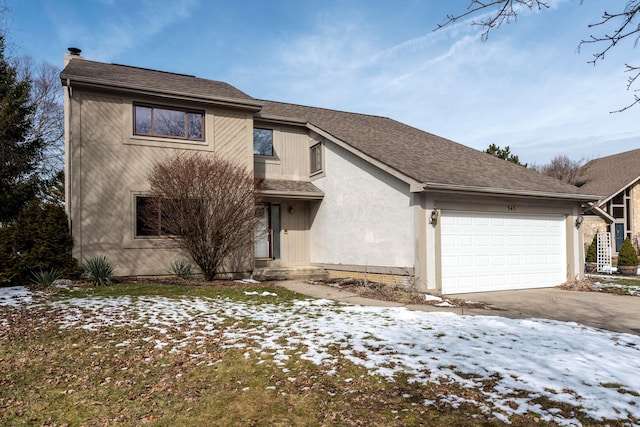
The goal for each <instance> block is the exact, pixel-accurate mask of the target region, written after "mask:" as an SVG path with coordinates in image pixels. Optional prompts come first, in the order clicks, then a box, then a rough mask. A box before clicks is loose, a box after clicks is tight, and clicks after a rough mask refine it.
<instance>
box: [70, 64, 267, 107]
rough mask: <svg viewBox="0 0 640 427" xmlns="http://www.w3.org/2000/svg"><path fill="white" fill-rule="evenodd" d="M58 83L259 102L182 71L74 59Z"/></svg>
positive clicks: (204, 98)
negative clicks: (175, 71) (173, 71)
mask: <svg viewBox="0 0 640 427" xmlns="http://www.w3.org/2000/svg"><path fill="white" fill-rule="evenodd" d="M60 78H61V80H62V84H66V81H67V79H70V80H72V81H73V82H79V83H85V84H91V85H98V86H107V87H116V88H118V87H119V88H125V89H131V90H136V89H137V90H143V91H148V92H152V93H164V94H174V95H181V96H188V97H192V98H198V99H203V100H211V101H215V100H220V101H226V102H232V103H236V104H239V105H248V106H254V107H255V109H256V110H257V109H259V107H260V103H258V102H257V101H256V100H255V99H254V98H252V97H251V96H249V95H247V94H246V93H244V92H242V91H240V90H238V89H236V88H235V87H233V86H231V85H230V84H227V83H224V82H219V81H215V80H207V79H201V78H198V77H195V76H189V75H186V74H176V73H168V72H164V71H155V70H149V69H146V68H137V67H130V66H126V65H116V64H105V63H103V62H95V61H89V60H86V59H82V58H74V59H71V61H70V62H69V63H68V64H67V66H66V67H65V68H64V70H62V73H61V74H60Z"/></svg>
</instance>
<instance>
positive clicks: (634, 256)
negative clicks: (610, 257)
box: [618, 237, 638, 267]
mask: <svg viewBox="0 0 640 427" xmlns="http://www.w3.org/2000/svg"><path fill="white" fill-rule="evenodd" d="M637 265H638V252H636V248H634V247H633V245H632V244H631V240H630V239H629V238H628V237H627V238H626V239H624V242H623V243H622V246H621V247H620V250H619V251H618V266H619V267H633V266H637Z"/></svg>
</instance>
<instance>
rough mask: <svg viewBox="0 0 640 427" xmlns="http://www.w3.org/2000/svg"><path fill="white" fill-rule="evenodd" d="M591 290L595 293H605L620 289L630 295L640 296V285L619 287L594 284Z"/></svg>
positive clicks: (609, 284)
mask: <svg viewBox="0 0 640 427" xmlns="http://www.w3.org/2000/svg"><path fill="white" fill-rule="evenodd" d="M591 288H592V289H593V290H594V291H603V290H605V289H620V290H622V291H624V292H625V293H626V294H628V295H634V296H640V284H638V285H619V284H617V283H601V282H596V283H594V284H593V285H592V286H591Z"/></svg>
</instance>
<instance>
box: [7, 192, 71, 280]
mask: <svg viewBox="0 0 640 427" xmlns="http://www.w3.org/2000/svg"><path fill="white" fill-rule="evenodd" d="M72 248H73V239H72V237H71V235H70V234H69V226H68V220H67V214H66V213H65V212H64V208H63V207H62V206H60V205H56V204H53V203H46V202H45V203H43V202H40V201H38V200H32V201H31V202H30V203H29V204H28V205H27V207H26V208H24V209H23V210H22V211H21V212H20V214H19V215H18V216H17V217H16V219H15V220H13V221H11V223H9V224H7V225H5V226H4V227H2V228H0V286H2V285H15V284H25V283H29V279H30V275H31V273H33V272H35V271H38V270H51V269H56V270H58V271H60V272H61V273H62V274H63V275H64V276H65V277H71V276H72V275H73V274H74V273H75V272H76V269H77V266H76V261H75V259H74V258H73V257H72V255H71V249H72Z"/></svg>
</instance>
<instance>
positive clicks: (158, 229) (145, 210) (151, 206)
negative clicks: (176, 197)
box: [135, 196, 164, 237]
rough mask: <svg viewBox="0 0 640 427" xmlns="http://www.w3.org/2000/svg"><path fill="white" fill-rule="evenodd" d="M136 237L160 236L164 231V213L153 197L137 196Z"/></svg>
mask: <svg viewBox="0 0 640 427" xmlns="http://www.w3.org/2000/svg"><path fill="white" fill-rule="evenodd" d="M135 214H136V237H160V236H163V235H164V234H163V233H162V213H161V211H160V209H159V208H158V206H157V205H156V204H155V203H153V199H152V198H151V197H148V196H136V212H135Z"/></svg>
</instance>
